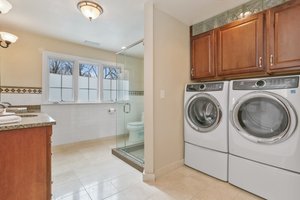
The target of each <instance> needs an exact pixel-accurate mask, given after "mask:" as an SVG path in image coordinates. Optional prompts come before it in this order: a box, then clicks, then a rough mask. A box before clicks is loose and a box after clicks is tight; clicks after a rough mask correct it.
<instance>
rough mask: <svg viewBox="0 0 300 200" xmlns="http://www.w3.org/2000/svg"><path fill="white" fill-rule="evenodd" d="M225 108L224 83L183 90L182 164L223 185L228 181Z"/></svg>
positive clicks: (226, 98)
mask: <svg viewBox="0 0 300 200" xmlns="http://www.w3.org/2000/svg"><path fill="white" fill-rule="evenodd" d="M227 105H228V82H227V81H222V82H207V83H195V84H187V85H186V87H185V98H184V109H185V117H184V141H185V164H186V165H187V166H190V167H192V168H194V169H197V170H199V171H202V172H204V173H206V174H209V175H211V176H214V177H216V178H218V179H221V180H224V181H227V180H228V176H227V175H228V132H227V124H228V120H227V116H228V112H227Z"/></svg>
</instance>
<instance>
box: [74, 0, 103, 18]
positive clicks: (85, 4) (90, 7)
mask: <svg viewBox="0 0 300 200" xmlns="http://www.w3.org/2000/svg"><path fill="white" fill-rule="evenodd" d="M77 8H78V9H79V10H80V12H81V13H82V14H83V15H84V16H85V17H86V18H88V19H89V20H90V21H92V19H96V18H97V17H99V15H101V14H102V13H103V8H102V7H101V6H100V5H99V4H97V3H96V2H92V1H80V2H79V3H78V4H77Z"/></svg>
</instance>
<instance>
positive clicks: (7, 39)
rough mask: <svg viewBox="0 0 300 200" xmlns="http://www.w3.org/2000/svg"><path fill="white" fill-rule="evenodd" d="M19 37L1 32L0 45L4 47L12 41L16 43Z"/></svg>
mask: <svg viewBox="0 0 300 200" xmlns="http://www.w3.org/2000/svg"><path fill="white" fill-rule="evenodd" d="M17 39H18V37H17V36H15V35H13V34H11V33H7V32H0V46H1V47H2V48H7V47H8V46H9V45H10V44H11V43H15V42H16V41H17ZM3 43H4V44H3Z"/></svg>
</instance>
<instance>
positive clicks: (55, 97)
mask: <svg viewBox="0 0 300 200" xmlns="http://www.w3.org/2000/svg"><path fill="white" fill-rule="evenodd" d="M121 72H122V68H121V67H116V66H115V65H113V64H111V63H110V64H109V63H107V62H103V61H99V60H92V59H86V58H81V57H76V56H69V55H63V54H58V53H52V52H44V53H43V93H42V94H43V101H44V102H100V100H102V101H106V102H107V101H109V102H111V101H116V100H119V99H122V100H123V99H124V97H125V96H126V94H127V96H128V93H129V84H128V80H127V85H126V87H125V88H126V91H125V90H124V89H123V88H124V80H123V78H122V77H123V74H124V73H123V74H122V73H121ZM124 93H125V95H124ZM128 97H129V96H128ZM128 97H126V98H128Z"/></svg>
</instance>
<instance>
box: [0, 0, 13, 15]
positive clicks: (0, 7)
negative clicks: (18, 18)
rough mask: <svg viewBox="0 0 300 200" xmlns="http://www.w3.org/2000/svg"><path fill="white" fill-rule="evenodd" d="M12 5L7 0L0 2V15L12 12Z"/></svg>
mask: <svg viewBox="0 0 300 200" xmlns="http://www.w3.org/2000/svg"><path fill="white" fill-rule="evenodd" d="M11 8H12V5H11V4H10V3H9V2H8V1H6V0H0V14H5V13H8V11H10V9H11Z"/></svg>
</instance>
